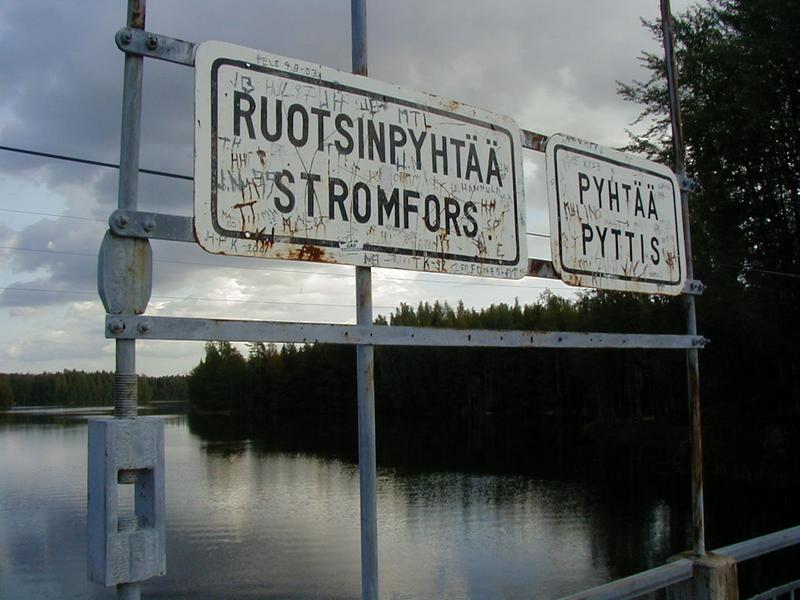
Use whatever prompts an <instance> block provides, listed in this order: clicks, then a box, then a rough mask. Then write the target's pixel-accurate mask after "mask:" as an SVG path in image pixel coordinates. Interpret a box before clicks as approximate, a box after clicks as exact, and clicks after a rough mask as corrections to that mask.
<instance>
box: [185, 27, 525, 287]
mask: <svg viewBox="0 0 800 600" xmlns="http://www.w3.org/2000/svg"><path fill="white" fill-rule="evenodd" d="M195 84H196V90H195V177H194V179H195V198H194V206H195V234H196V236H197V241H198V242H199V244H200V245H201V246H202V247H203V248H204V249H206V250H208V251H209V252H214V253H219V254H232V255H237V256H253V257H260V258H282V259H291V260H311V261H318V262H334V263H344V264H350V265H362V266H376V267H395V268H402V269H413V270H420V271H434V272H440V273H454V274H463V275H481V276H487V277H502V278H520V277H523V276H524V275H525V274H526V272H527V260H528V255H527V248H526V244H525V242H526V238H525V205H524V199H523V187H522V159H521V140H520V131H519V128H518V127H517V126H516V124H515V123H514V122H513V121H512V120H511V119H510V118H508V117H504V116H501V115H497V114H494V113H490V112H488V111H485V110H481V109H478V108H473V107H471V106H467V105H464V104H461V103H460V102H456V101H451V100H445V99H442V98H439V97H438V96H433V95H431V94H426V93H423V92H417V91H412V90H406V89H403V88H400V87H398V86H394V85H390V84H388V83H384V82H381V81H377V80H375V79H370V78H366V77H359V76H356V75H353V74H351V73H345V72H342V71H336V70H334V69H330V68H327V67H323V66H320V65H316V64H311V63H307V62H303V61H299V60H294V59H289V58H284V57H280V56H275V55H272V54H267V53H265V52H260V51H257V50H251V49H249V48H242V47H239V46H233V45H230V44H224V43H221V42H205V43H203V44H201V45H200V46H199V47H198V50H197V55H196V59H195Z"/></svg>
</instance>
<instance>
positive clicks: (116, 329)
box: [108, 321, 125, 333]
mask: <svg viewBox="0 0 800 600" xmlns="http://www.w3.org/2000/svg"><path fill="white" fill-rule="evenodd" d="M108 330H109V331H110V332H111V333H122V332H123V331H125V323H123V322H122V321H111V322H110V323H109V324H108Z"/></svg>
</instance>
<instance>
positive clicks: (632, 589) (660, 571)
mask: <svg viewBox="0 0 800 600" xmlns="http://www.w3.org/2000/svg"><path fill="white" fill-rule="evenodd" d="M797 544H800V525H799V526H797V527H790V528H789V529H783V530H781V531H776V532H775V533H769V534H767V535H762V536H761V537H757V538H753V539H751V540H745V541H744V542H739V543H738V544H731V545H730V546H724V547H722V548H717V549H716V550H714V554H717V555H719V556H728V557H730V558H733V559H734V560H736V561H737V562H741V561H743V560H749V559H751V558H755V557H757V556H761V555H763V554H768V553H770V552H775V551H776V550H781V549H783V548H788V547H789V546H794V545H797ZM692 577H693V562H692V560H691V559H688V558H681V559H679V560H676V561H674V562H671V563H667V564H666V565H663V566H661V567H656V568H655V569H650V570H648V571H642V572H641V573H636V574H635V575H631V576H629V577H625V578H624V579H618V580H616V581H611V582H609V583H606V584H603V585H600V586H597V587H594V588H591V589H589V590H584V591H583V592H579V593H577V594H572V595H571V596H565V597H563V598H561V599H560V600H611V599H626V598H627V599H631V598H636V597H638V596H641V595H643V594H647V593H649V592H654V591H656V590H659V589H662V588H666V587H669V586H671V585H675V584H676V583H680V582H681V581H685V580H687V579H691V578H692ZM797 584H798V582H792V583H789V584H786V585H785V586H781V587H780V588H775V589H774V590H770V591H769V592H766V593H765V594H759V595H758V596H755V597H754V598H751V599H750V600H760V599H762V598H771V597H773V596H770V594H771V593H774V592H776V591H778V593H785V592H786V591H791V590H793V589H798V588H797Z"/></svg>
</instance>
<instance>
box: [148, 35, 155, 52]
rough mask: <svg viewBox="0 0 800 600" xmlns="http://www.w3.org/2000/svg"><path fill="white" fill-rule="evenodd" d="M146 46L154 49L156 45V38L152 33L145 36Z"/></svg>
mask: <svg viewBox="0 0 800 600" xmlns="http://www.w3.org/2000/svg"><path fill="white" fill-rule="evenodd" d="M147 47H148V48H149V49H150V50H155V49H156V48H157V47H158V38H157V37H156V36H154V35H148V36H147Z"/></svg>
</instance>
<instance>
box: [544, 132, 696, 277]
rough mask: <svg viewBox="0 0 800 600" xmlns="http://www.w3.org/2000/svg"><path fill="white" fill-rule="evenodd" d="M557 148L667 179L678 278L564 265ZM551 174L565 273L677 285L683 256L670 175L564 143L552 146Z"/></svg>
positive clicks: (560, 254) (562, 265)
mask: <svg viewBox="0 0 800 600" xmlns="http://www.w3.org/2000/svg"><path fill="white" fill-rule="evenodd" d="M559 150H566V151H568V152H572V153H573V154H580V155H582V156H588V157H590V158H594V159H597V160H599V161H601V162H605V163H611V164H612V165H616V166H618V167H625V168H626V169H630V170H632V171H639V172H640V173H646V174H647V175H652V176H653V177H657V178H659V179H663V180H665V181H668V182H669V184H670V186H671V187H672V210H673V214H674V216H675V239H676V240H677V241H678V248H677V250H678V278H677V279H675V280H670V281H664V280H663V279H646V278H643V277H633V276H630V275H616V274H613V273H605V272H603V271H584V270H580V269H569V268H567V267H566V266H565V265H564V261H563V260H561V257H563V256H564V252H563V250H562V247H561V243H562V235H561V191H560V187H561V186H559V185H558V181H559V179H558V158H557V157H558V151H559ZM553 174H554V176H555V181H556V186H555V187H556V211H557V213H556V214H557V215H558V262H559V263H560V265H561V270H562V271H563V272H565V273H573V274H576V275H588V276H590V277H596V278H603V279H618V280H622V281H635V282H641V283H652V284H656V285H677V284H679V283H680V281H681V279H682V278H683V257H682V256H681V236H680V229H679V228H678V227H679V223H680V222H679V221H678V202H679V200H676V196H675V182H674V181H673V180H672V178H671V177H668V176H667V175H664V174H663V173H659V172H658V171H653V170H651V169H646V168H644V167H640V166H637V165H632V164H630V163H626V162H624V161H620V160H615V159H613V158H608V157H607V156H603V155H602V154H596V153H594V152H589V151H588V150H584V149H583V148H575V147H572V146H568V145H566V144H558V145H556V146H555V147H554V148H553Z"/></svg>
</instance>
